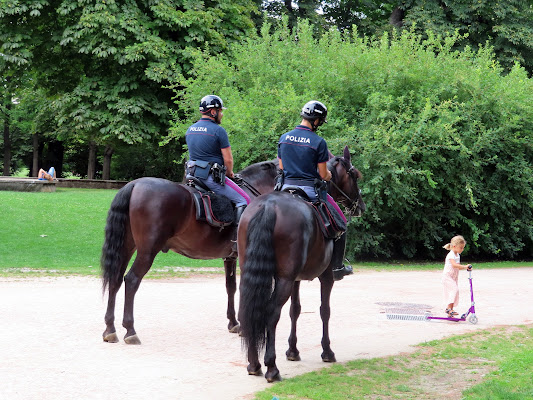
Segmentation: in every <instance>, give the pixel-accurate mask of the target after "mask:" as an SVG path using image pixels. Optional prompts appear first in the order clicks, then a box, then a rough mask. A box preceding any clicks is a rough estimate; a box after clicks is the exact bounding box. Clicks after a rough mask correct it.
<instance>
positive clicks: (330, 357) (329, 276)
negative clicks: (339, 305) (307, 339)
mask: <svg viewBox="0 0 533 400" xmlns="http://www.w3.org/2000/svg"><path fill="white" fill-rule="evenodd" d="M319 279H320V297H321V305H320V317H321V318H322V350H323V352H322V355H321V357H322V361H324V362H336V361H337V360H336V359H335V353H333V351H332V350H331V347H330V342H329V317H330V314H331V309H330V303H329V300H330V296H331V289H333V273H332V271H331V266H330V267H329V268H328V269H327V270H326V271H324V273H323V274H322V275H321V276H320V278H319Z"/></svg>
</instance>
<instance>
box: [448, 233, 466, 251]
mask: <svg viewBox="0 0 533 400" xmlns="http://www.w3.org/2000/svg"><path fill="white" fill-rule="evenodd" d="M460 244H466V240H465V238H464V237H462V236H461V235H457V236H454V237H452V240H450V243H447V244H445V245H444V246H442V247H444V248H445V249H446V250H451V249H452V246H458V245H460Z"/></svg>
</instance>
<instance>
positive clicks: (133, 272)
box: [122, 249, 158, 344]
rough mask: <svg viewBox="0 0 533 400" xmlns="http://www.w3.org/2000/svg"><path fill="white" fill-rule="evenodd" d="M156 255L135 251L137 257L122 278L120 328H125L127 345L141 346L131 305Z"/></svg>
mask: <svg viewBox="0 0 533 400" xmlns="http://www.w3.org/2000/svg"><path fill="white" fill-rule="evenodd" d="M157 253H158V252H154V253H151V252H150V253H146V252H143V251H140V250H139V249H137V257H136V258H135V261H134V262H133V265H132V266H131V268H130V270H129V271H128V273H127V274H126V276H125V277H124V285H125V291H126V297H125V300H124V317H123V320H122V326H123V327H124V328H126V335H125V336H124V341H125V342H126V343H127V344H141V341H140V339H139V337H138V336H137V333H136V332H135V328H134V326H133V323H134V318H133V303H134V300H135V294H136V293H137V289H139V285H140V284H141V280H142V278H143V277H144V275H146V273H147V272H148V270H149V269H150V267H151V266H152V263H153V262H154V258H155V256H156V254H157Z"/></svg>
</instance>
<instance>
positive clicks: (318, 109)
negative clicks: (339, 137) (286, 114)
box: [300, 100, 328, 125]
mask: <svg viewBox="0 0 533 400" xmlns="http://www.w3.org/2000/svg"><path fill="white" fill-rule="evenodd" d="M300 115H301V117H302V118H303V119H306V120H308V121H311V122H313V121H315V120H317V119H319V120H320V121H321V123H320V124H319V125H322V124H323V123H326V122H328V121H326V117H327V115H328V109H327V108H326V106H325V105H324V104H322V103H321V102H320V101H316V100H311V101H308V102H307V103H305V105H304V106H303V108H302V112H301V113H300Z"/></svg>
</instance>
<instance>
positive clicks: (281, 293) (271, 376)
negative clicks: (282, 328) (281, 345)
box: [265, 279, 294, 382]
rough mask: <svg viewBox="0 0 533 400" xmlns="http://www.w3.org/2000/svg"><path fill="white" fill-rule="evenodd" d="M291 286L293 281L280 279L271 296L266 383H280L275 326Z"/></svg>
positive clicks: (266, 353)
mask: <svg viewBox="0 0 533 400" xmlns="http://www.w3.org/2000/svg"><path fill="white" fill-rule="evenodd" d="M293 284H294V282H293V281H288V280H283V279H280V280H279V281H278V282H277V284H276V289H275V290H274V293H273V294H272V297H273V301H272V304H273V309H272V313H271V314H270V315H269V317H268V321H267V340H266V351H265V366H266V367H267V372H266V374H265V378H266V380H267V381H268V382H275V381H281V375H280V374H279V369H278V367H277V366H276V326H277V325H278V322H279V318H280V315H281V309H282V307H283V305H284V304H285V303H286V302H287V300H288V299H289V297H290V295H291V292H292V288H293Z"/></svg>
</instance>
